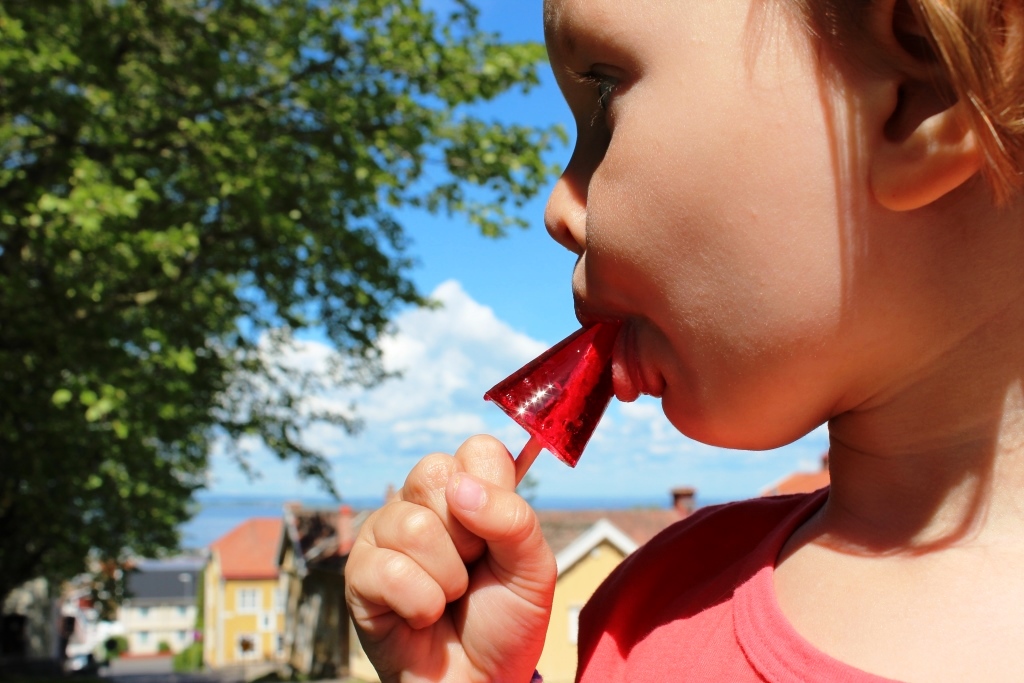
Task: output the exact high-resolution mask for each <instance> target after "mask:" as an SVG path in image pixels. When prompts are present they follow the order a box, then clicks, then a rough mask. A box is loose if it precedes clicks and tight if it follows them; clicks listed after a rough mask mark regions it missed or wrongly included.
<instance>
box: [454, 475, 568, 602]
mask: <svg viewBox="0 0 1024 683" xmlns="http://www.w3.org/2000/svg"><path fill="white" fill-rule="evenodd" d="M445 496H446V498H447V500H448V505H449V510H451V512H452V513H453V514H454V515H455V517H456V518H457V519H458V520H459V522H461V523H462V525H463V526H465V527H466V529H467V530H468V531H469V532H470V533H472V534H475V535H476V536H479V537H480V538H481V539H483V540H484V541H485V542H486V543H487V550H488V553H487V555H488V558H487V561H488V563H489V564H490V566H491V571H492V572H493V573H494V575H495V578H497V579H498V580H499V581H500V582H501V583H502V584H504V585H505V586H506V587H508V588H509V589H511V590H512V591H513V592H515V593H516V594H517V595H519V597H521V598H523V599H526V600H528V601H529V602H531V603H533V604H534V605H538V606H542V605H546V604H550V602H551V594H552V593H553V591H554V584H555V573H556V568H555V558H554V555H552V553H551V549H550V548H549V547H548V544H547V541H545V540H544V535H543V534H542V533H541V529H540V521H539V520H538V519H537V514H536V513H535V512H534V511H533V508H531V507H530V506H529V504H528V503H527V502H526V501H525V500H523V498H522V497H520V496H519V495H517V494H516V493H515V492H514V491H510V490H508V489H505V488H502V487H500V486H496V485H494V484H490V483H488V482H486V481H483V480H481V479H478V478H476V477H474V476H473V475H471V474H468V473H466V472H460V473H458V474H456V475H455V476H453V477H452V478H451V479H450V480H449V482H448V487H447V490H446V491H445Z"/></svg>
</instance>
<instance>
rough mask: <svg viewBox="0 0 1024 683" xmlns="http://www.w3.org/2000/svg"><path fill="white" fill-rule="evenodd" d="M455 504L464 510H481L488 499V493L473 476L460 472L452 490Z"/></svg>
mask: <svg viewBox="0 0 1024 683" xmlns="http://www.w3.org/2000/svg"><path fill="white" fill-rule="evenodd" d="M452 495H453V496H454V498H455V504H456V505H458V506H459V507H460V508H462V509H463V510H479V509H480V506H481V505H483V504H484V501H486V500H487V493H486V492H485V491H484V489H483V487H482V486H480V484H478V483H477V482H476V481H475V480H474V479H473V478H472V477H469V476H466V475H464V474H460V475H459V477H458V479H456V480H455V490H454V491H452Z"/></svg>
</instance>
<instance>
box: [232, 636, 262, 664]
mask: <svg viewBox="0 0 1024 683" xmlns="http://www.w3.org/2000/svg"><path fill="white" fill-rule="evenodd" d="M258 643H259V639H257V638H256V636H254V635H251V634H248V633H245V634H242V635H240V636H238V640H236V641H235V656H236V657H237V658H238V659H257V658H258V657H259V656H260V654H261V653H260V652H259V649H258V645H257V644H258Z"/></svg>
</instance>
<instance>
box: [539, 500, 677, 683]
mask: <svg viewBox="0 0 1024 683" xmlns="http://www.w3.org/2000/svg"><path fill="white" fill-rule="evenodd" d="M687 505H692V499H691V500H690V501H685V500H681V499H679V498H677V499H676V508H675V509H648V510H575V511H547V510H539V511H538V513H537V514H538V516H539V517H540V523H541V528H542V529H543V530H544V536H545V538H546V539H547V541H548V545H550V546H551V550H552V551H553V552H554V553H555V563H556V564H557V566H558V578H557V580H556V582H555V595H554V600H553V602H552V605H551V621H550V622H548V633H547V636H546V637H545V639H544V651H543V652H542V653H541V656H540V662H538V663H537V670H538V671H540V673H541V674H542V675H543V676H544V682H545V683H572V682H573V681H574V680H576V661H577V651H576V635H577V630H578V626H579V616H580V610H581V609H582V608H583V605H585V604H586V603H587V601H588V600H589V599H590V596H592V595H593V594H594V591H596V590H597V587H598V586H600V585H601V583H602V582H603V581H604V580H605V578H607V577H608V575H609V574H611V572H612V570H613V569H615V567H617V566H618V565H619V563H620V562H622V560H624V559H625V558H626V557H627V556H628V555H629V554H630V553H631V552H633V551H634V550H636V549H637V548H638V547H640V545H642V544H643V543H646V542H647V541H648V540H650V539H651V538H652V537H653V536H654V535H655V534H657V533H658V532H659V531H661V530H662V529H664V528H665V527H667V526H668V525H669V524H672V523H673V522H676V521H678V520H679V519H681V518H682V517H683V516H685V515H686V514H687V513H688V512H689V511H690V508H688V507H686V506H687Z"/></svg>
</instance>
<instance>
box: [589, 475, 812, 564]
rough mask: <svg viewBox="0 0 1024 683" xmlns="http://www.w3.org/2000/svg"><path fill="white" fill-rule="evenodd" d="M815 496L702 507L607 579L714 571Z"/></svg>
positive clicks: (738, 558) (741, 555)
mask: <svg viewBox="0 0 1024 683" xmlns="http://www.w3.org/2000/svg"><path fill="white" fill-rule="evenodd" d="M816 495H817V494H797V495H788V496H772V497H768V498H755V499H751V500H744V501H739V502H735V503H727V504H725V505H715V506H711V507H707V508H701V509H700V510H698V511H697V512H695V513H694V514H692V515H690V516H689V517H687V518H686V519H683V520H681V521H679V522H676V523H675V524H673V525H671V526H670V527H668V528H667V529H665V530H664V531H662V532H661V533H660V534H658V535H657V536H655V537H654V538H652V539H651V540H650V541H649V542H647V543H646V544H644V545H643V546H642V547H641V548H639V549H638V550H637V551H636V552H634V553H633V554H631V555H630V556H629V557H628V558H627V559H626V560H625V561H624V562H622V564H620V565H619V567H618V568H617V569H616V571H615V572H613V574H612V575H611V576H610V577H609V580H610V581H611V582H612V583H614V581H616V580H622V579H626V580H632V579H633V578H636V577H637V576H638V575H653V576H657V575H661V574H667V575H671V576H672V577H674V581H676V582H680V583H681V582H683V581H685V580H687V579H689V580H690V581H699V580H701V579H703V578H707V577H715V576H718V575H720V574H721V572H722V570H723V569H726V568H727V567H729V566H732V565H734V564H736V563H737V562H742V561H743V560H745V559H746V558H747V557H748V556H749V555H750V553H751V551H752V550H753V549H754V548H755V547H756V546H757V545H758V544H760V542H761V541H762V540H763V539H764V538H765V537H766V536H767V535H769V534H770V532H771V531H772V530H774V529H775V528H777V527H778V526H779V524H781V523H782V522H783V520H785V519H787V518H788V517H789V516H790V515H791V514H792V513H793V512H794V511H796V510H797V509H799V508H800V507H801V506H802V505H804V504H806V502H807V501H808V499H809V498H810V497H811V496H816ZM617 575H620V576H617Z"/></svg>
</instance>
